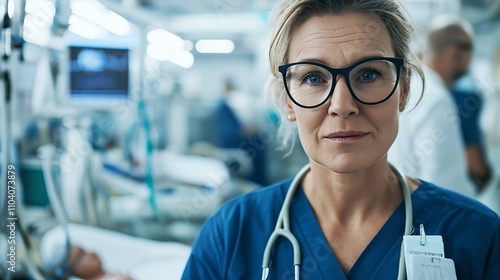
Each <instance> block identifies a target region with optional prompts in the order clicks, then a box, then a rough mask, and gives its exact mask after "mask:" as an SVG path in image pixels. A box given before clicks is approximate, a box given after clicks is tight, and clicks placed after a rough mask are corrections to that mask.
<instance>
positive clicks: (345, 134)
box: [325, 131, 368, 143]
mask: <svg viewBox="0 0 500 280" xmlns="http://www.w3.org/2000/svg"><path fill="white" fill-rule="evenodd" d="M366 135H368V133H367V132H362V131H337V132H334V133H331V134H328V135H327V136H326V137H325V138H326V139H328V140H330V141H333V142H335V143H355V142H358V141H360V140H361V139H363V138H364V137H365V136H366Z"/></svg>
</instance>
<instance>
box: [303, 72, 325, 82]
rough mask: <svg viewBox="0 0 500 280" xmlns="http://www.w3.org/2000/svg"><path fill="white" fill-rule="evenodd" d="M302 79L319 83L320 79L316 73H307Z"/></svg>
mask: <svg viewBox="0 0 500 280" xmlns="http://www.w3.org/2000/svg"><path fill="white" fill-rule="evenodd" d="M304 81H305V82H306V83H308V84H313V85H314V84H319V83H321V81H322V79H321V77H320V76H319V75H318V74H308V75H307V76H306V77H305V78H304Z"/></svg>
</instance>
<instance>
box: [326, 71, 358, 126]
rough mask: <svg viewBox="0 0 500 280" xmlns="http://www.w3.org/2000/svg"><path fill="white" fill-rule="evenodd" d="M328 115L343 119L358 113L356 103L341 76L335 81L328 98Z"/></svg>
mask: <svg viewBox="0 0 500 280" xmlns="http://www.w3.org/2000/svg"><path fill="white" fill-rule="evenodd" d="M329 102H330V106H329V107H328V113H329V114H330V115H338V116H341V117H343V118H346V117H349V116H354V115H357V114H358V113H359V109H358V103H357V102H356V100H355V99H354V97H353V96H352V94H351V91H350V90H349V87H348V86H347V83H346V80H345V78H344V77H343V76H341V77H339V78H338V79H337V82H336V84H335V85H334V89H333V93H332V96H331V97H330V101H329Z"/></svg>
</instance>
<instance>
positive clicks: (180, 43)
mask: <svg viewBox="0 0 500 280" xmlns="http://www.w3.org/2000/svg"><path fill="white" fill-rule="evenodd" d="M147 40H148V43H150V44H152V45H158V46H161V47H163V48H165V49H167V50H175V51H180V50H182V49H184V40H182V38H181V37H179V36H177V35H175V34H173V33H170V32H168V31H165V30H163V29H155V30H151V31H149V32H148V35H147Z"/></svg>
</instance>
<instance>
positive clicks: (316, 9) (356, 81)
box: [183, 0, 500, 280]
mask: <svg viewBox="0 0 500 280" xmlns="http://www.w3.org/2000/svg"><path fill="white" fill-rule="evenodd" d="M276 16H277V17H276V19H275V25H274V29H273V33H272V38H271V46H270V51H269V59H270V64H271V70H272V73H273V75H274V85H275V87H274V91H273V94H274V97H275V100H276V101H277V102H276V103H277V107H278V109H279V110H280V112H281V113H282V119H284V120H283V121H282V123H283V127H284V128H285V130H286V129H287V127H290V126H289V124H295V125H296V126H297V128H298V133H299V138H300V142H301V144H302V146H303V148H304V150H305V152H306V153H307V155H308V157H309V163H310V167H311V168H310V170H309V172H308V173H307V174H306V175H305V177H304V178H303V179H302V181H301V183H300V186H299V188H298V189H297V191H296V192H295V195H294V196H293V199H292V202H291V206H290V228H291V232H292V233H293V234H294V235H295V237H296V238H297V240H298V243H299V245H300V248H301V253H302V255H301V260H302V265H301V271H300V278H301V279H315V280H317V279H362V280H366V279H397V275H398V265H399V259H400V250H401V243H402V240H403V236H402V235H403V232H404V227H405V209H404V205H403V204H402V202H403V193H402V189H401V186H400V182H399V181H398V179H397V178H396V174H395V173H394V172H393V171H392V169H391V168H390V167H389V164H388V162H387V151H388V150H389V147H390V146H391V145H392V143H393V141H394V139H395V138H396V134H397V132H398V115H399V113H400V112H401V111H402V110H404V108H405V105H406V101H407V98H408V94H409V92H408V91H409V82H410V73H411V71H416V72H418V73H419V74H420V75H421V76H422V74H421V73H422V71H421V68H420V67H419V65H418V62H417V60H416V58H415V56H414V55H413V54H412V52H411V51H410V37H411V31H412V28H411V26H410V25H409V23H408V21H407V20H406V18H405V16H404V14H403V13H402V11H401V8H400V7H399V6H398V4H397V2H396V1H393V0H358V1H356V0H354V1H341V0H338V1H335V0H285V1H282V3H281V4H280V6H279V7H278V9H277V13H276ZM284 135H289V134H287V133H286V131H285V133H284ZM283 143H284V144H287V143H289V141H286V139H285V140H284V141H283ZM407 181H408V185H409V189H410V192H411V198H412V207H413V226H414V228H415V229H417V230H416V231H417V232H416V234H418V229H419V225H420V224H424V225H425V231H426V234H427V235H440V236H442V238H443V242H444V253H445V257H446V258H449V259H452V260H453V261H454V263H455V272H456V276H457V279H467V280H469V279H499V277H500V220H499V217H498V216H497V215H496V214H495V213H494V212H492V211H491V210H489V209H488V208H486V207H485V206H483V205H481V204H480V203H478V202H476V201H474V200H472V199H469V198H467V197H464V196H462V195H460V194H457V193H454V192H451V191H448V190H445V189H442V188H440V187H438V186H435V185H433V184H432V183H429V182H424V181H422V180H418V179H414V178H407ZM290 183H291V180H286V181H283V182H279V183H277V184H275V185H273V186H270V187H266V188H263V189H260V190H257V191H255V192H252V193H249V194H246V195H243V196H241V197H238V198H236V199H233V200H232V201H230V202H228V203H226V204H225V205H224V206H223V207H221V209H220V210H219V211H218V212H217V213H215V214H214V215H213V216H212V217H211V218H210V219H209V220H208V221H207V222H206V224H205V225H204V227H203V229H202V230H201V232H200V234H199V236H198V238H197V240H196V241H195V244H194V245H193V250H192V254H191V256H190V258H189V261H188V263H187V266H186V268H185V272H184V275H183V279H190V280H192V279H261V273H262V260H263V252H264V249H265V247H266V244H267V240H268V238H269V236H270V235H271V233H272V232H273V230H274V228H275V225H276V221H277V219H278V215H279V212H280V209H281V207H282V205H283V202H284V198H285V194H286V192H287V190H288V188H289V187H290ZM267 279H294V266H293V250H292V246H291V245H290V242H288V240H286V239H279V240H278V242H277V243H276V244H275V246H274V248H273V250H272V253H271V265H270V273H269V277H268V278H267ZM436 279H439V278H436Z"/></svg>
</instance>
